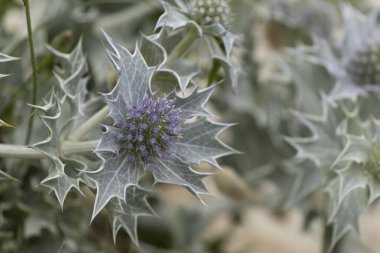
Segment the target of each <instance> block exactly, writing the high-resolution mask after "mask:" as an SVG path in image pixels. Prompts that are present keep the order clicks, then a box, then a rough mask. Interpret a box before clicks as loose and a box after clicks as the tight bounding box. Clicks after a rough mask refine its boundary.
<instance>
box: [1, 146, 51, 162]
mask: <svg viewBox="0 0 380 253" xmlns="http://www.w3.org/2000/svg"><path fill="white" fill-rule="evenodd" d="M0 157H5V158H6V157H8V158H20V159H40V158H45V157H46V155H44V154H42V153H41V152H38V151H37V150H34V149H31V148H28V147H27V146H23V145H11V144H0Z"/></svg>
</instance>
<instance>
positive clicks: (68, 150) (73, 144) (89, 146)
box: [61, 140, 99, 156]
mask: <svg viewBox="0 0 380 253" xmlns="http://www.w3.org/2000/svg"><path fill="white" fill-rule="evenodd" d="M98 143H99V140H92V141H79V142H77V141H64V142H63V143H62V146H61V151H62V155H63V156H69V155H74V154H79V153H84V152H88V151H91V150H93V149H94V148H96V146H97V145H98Z"/></svg>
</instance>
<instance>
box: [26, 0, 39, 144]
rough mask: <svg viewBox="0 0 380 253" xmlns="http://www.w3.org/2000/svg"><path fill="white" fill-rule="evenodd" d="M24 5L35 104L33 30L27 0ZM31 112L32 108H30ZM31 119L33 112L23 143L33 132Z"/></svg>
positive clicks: (35, 77) (35, 101)
mask: <svg viewBox="0 0 380 253" xmlns="http://www.w3.org/2000/svg"><path fill="white" fill-rule="evenodd" d="M23 1H24V6H25V15H26V24H27V27H28V42H29V50H30V57H31V61H32V70H33V90H32V104H33V105H35V104H37V68H36V56H35V54H34V46H33V32H32V22H31V20H30V8H29V0H23ZM32 112H33V109H32ZM33 119H34V114H32V116H31V117H30V119H29V125H28V132H27V135H26V140H25V144H28V143H29V142H30V138H31V137H32V132H33Z"/></svg>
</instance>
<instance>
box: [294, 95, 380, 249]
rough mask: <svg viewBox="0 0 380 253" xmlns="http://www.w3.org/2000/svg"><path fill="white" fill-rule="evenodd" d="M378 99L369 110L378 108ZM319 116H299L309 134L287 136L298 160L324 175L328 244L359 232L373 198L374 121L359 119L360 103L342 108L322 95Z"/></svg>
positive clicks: (375, 170)
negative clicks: (330, 227) (330, 228)
mask: <svg viewBox="0 0 380 253" xmlns="http://www.w3.org/2000/svg"><path fill="white" fill-rule="evenodd" d="M378 99H379V97H378V95H377V101H375V100H372V101H373V102H375V104H374V106H376V105H378V104H379V100H378ZM323 105H324V107H323V108H324V110H323V113H322V115H320V116H316V115H307V114H305V113H299V114H298V115H297V118H298V119H299V120H300V122H302V123H303V124H304V125H306V126H307V127H308V128H309V130H310V132H311V135H309V136H305V137H298V138H296V137H291V138H287V141H288V142H289V143H290V144H291V145H292V146H293V147H294V148H295V149H296V151H297V154H296V158H295V159H298V160H305V159H306V160H311V161H313V163H315V164H316V165H317V167H318V168H321V169H323V170H324V171H325V175H329V176H328V177H327V181H326V182H325V183H324V184H321V186H320V187H323V185H325V187H326V190H327V192H328V193H329V195H330V199H331V203H332V204H331V211H330V218H329V222H331V223H332V224H333V226H334V228H333V233H332V238H331V245H335V244H336V243H337V241H338V240H339V239H340V238H341V237H342V236H343V235H344V234H345V233H347V232H348V231H350V230H353V231H356V232H359V226H358V218H359V216H360V215H361V214H362V213H363V212H364V211H365V210H366V208H367V207H368V206H369V205H371V204H372V203H373V202H374V201H375V200H376V199H378V197H379V140H378V138H379V121H378V119H376V118H374V117H371V118H368V119H365V120H363V119H361V117H360V111H361V106H362V105H361V104H357V105H355V106H354V107H353V108H350V109H348V107H347V106H344V105H338V104H336V103H334V102H332V101H331V100H330V99H329V98H327V97H324V100H323Z"/></svg>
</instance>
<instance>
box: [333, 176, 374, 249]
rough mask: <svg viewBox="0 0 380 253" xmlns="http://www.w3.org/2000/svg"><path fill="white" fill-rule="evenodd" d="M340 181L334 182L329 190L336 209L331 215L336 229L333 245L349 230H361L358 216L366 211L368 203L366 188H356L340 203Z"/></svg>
mask: <svg viewBox="0 0 380 253" xmlns="http://www.w3.org/2000/svg"><path fill="white" fill-rule="evenodd" d="M337 187H339V183H338V182H333V183H332V184H331V185H330V186H329V188H328V192H329V193H330V196H331V197H332V199H333V202H334V207H335V208H334V211H333V213H332V215H331V217H330V219H329V220H330V222H332V223H333V224H334V230H333V235H332V240H331V246H334V245H335V244H336V243H337V242H338V240H339V239H340V238H341V237H342V236H343V235H344V234H345V233H346V232H348V231H349V230H353V231H354V232H357V233H358V232H359V226H358V217H359V216H360V214H362V213H363V212H364V211H365V207H366V203H367V196H366V195H367V194H366V190H365V189H364V188H356V189H355V190H353V191H351V192H350V193H349V194H348V195H347V196H346V197H345V198H344V199H343V201H342V203H341V204H338V203H337V202H336V201H337V200H338V196H336V194H337V192H339V190H338V188H337Z"/></svg>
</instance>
